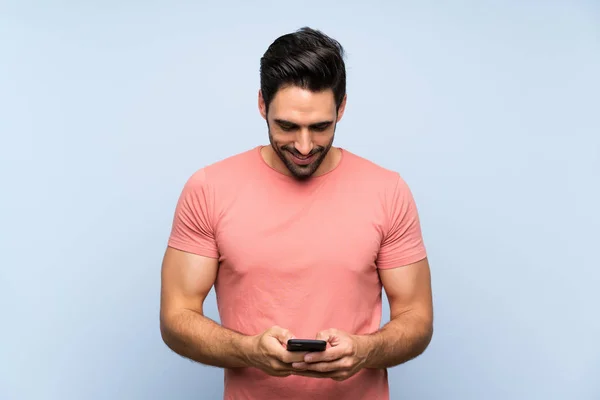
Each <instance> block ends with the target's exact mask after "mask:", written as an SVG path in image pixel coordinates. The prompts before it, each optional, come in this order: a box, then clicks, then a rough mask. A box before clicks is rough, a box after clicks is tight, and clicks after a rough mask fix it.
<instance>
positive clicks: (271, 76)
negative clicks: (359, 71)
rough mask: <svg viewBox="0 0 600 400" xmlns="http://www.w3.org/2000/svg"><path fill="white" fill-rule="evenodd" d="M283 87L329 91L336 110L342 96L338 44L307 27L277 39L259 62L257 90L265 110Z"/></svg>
mask: <svg viewBox="0 0 600 400" xmlns="http://www.w3.org/2000/svg"><path fill="white" fill-rule="evenodd" d="M287 85H294V86H298V87H301V88H304V89H308V90H311V91H313V92H318V91H321V90H326V89H332V90H333V94H334V98H335V102H336V107H337V109H339V107H340V105H341V103H342V100H343V99H344V96H345V95H346V66H345V64H344V49H343V47H342V45H341V44H340V43H339V42H337V41H336V40H334V39H332V38H330V37H329V36H327V35H325V34H323V33H322V32H320V31H318V30H315V29H311V28H308V27H304V28H301V29H299V30H297V31H296V32H294V33H288V34H286V35H283V36H281V37H279V38H277V39H276V40H275V41H274V42H273V43H272V44H271V45H270V46H269V48H268V49H267V51H266V52H265V54H264V55H263V57H262V58H261V60H260V88H261V91H262V95H263V99H264V101H265V104H266V108H267V110H268V109H269V104H271V101H272V100H273V98H274V97H275V94H276V93H277V90H279V89H280V88H281V87H284V86H287Z"/></svg>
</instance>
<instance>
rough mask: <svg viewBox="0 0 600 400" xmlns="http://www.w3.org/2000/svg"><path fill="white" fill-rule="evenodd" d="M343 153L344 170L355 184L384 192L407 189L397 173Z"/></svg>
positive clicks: (350, 153)
mask: <svg viewBox="0 0 600 400" xmlns="http://www.w3.org/2000/svg"><path fill="white" fill-rule="evenodd" d="M343 151H344V155H343V157H344V162H345V163H346V167H347V168H346V169H347V171H348V173H349V175H351V176H352V177H353V179H355V180H356V182H357V183H359V184H361V185H368V186H369V187H371V188H372V189H378V190H377V191H384V192H394V191H396V190H398V189H399V188H400V189H403V188H405V187H406V188H407V185H406V182H405V181H404V179H403V178H402V176H401V174H400V173H399V172H398V171H395V170H392V169H389V168H387V167H384V166H382V165H381V164H378V163H376V162H374V161H372V160H369V159H367V158H365V157H363V156H360V155H358V154H356V153H354V152H351V151H348V150H346V149H344V150H343Z"/></svg>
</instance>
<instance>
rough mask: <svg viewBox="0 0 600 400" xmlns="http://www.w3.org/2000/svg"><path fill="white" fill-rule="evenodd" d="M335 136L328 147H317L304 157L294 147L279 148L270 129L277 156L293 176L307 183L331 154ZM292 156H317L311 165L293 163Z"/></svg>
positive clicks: (272, 145) (270, 136)
mask: <svg viewBox="0 0 600 400" xmlns="http://www.w3.org/2000/svg"><path fill="white" fill-rule="evenodd" d="M334 136H335V134H334V135H333V136H332V137H331V140H330V141H329V143H328V144H327V145H326V146H317V147H315V148H314V149H313V150H312V151H311V152H310V154H308V156H303V155H302V154H300V152H298V151H297V150H296V149H295V148H294V145H290V144H286V145H285V146H281V147H280V146H278V145H277V144H276V143H275V142H274V141H273V136H272V135H271V130H270V129H269V142H270V143H271V147H272V148H273V151H275V154H277V156H278V157H279V159H280V160H281V161H282V162H283V164H284V165H285V166H286V168H287V169H288V171H290V173H291V174H292V176H293V177H294V178H296V179H297V180H300V181H305V180H307V179H308V178H310V177H311V176H312V175H313V174H314V173H315V172H316V171H317V169H318V168H319V167H320V166H321V164H322V163H323V160H325V157H327V153H329V150H330V149H331V146H332V145H333V139H334ZM292 154H294V155H296V156H299V157H302V158H306V157H312V156H315V159H314V160H313V161H312V162H311V163H310V164H307V165H298V164H296V163H295V162H294V161H292V159H291V157H292Z"/></svg>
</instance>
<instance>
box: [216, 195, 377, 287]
mask: <svg viewBox="0 0 600 400" xmlns="http://www.w3.org/2000/svg"><path fill="white" fill-rule="evenodd" d="M348 194H349V193H347V191H346V192H344V191H336V192H335V193H328V194H324V193H314V194H313V195H310V196H298V197H294V196H291V197H290V196H281V197H278V196H277V195H273V193H269V192H264V193H258V194H253V195H252V196H240V198H237V199H235V201H232V202H231V203H230V204H228V205H227V208H226V209H225V210H223V212H222V214H221V219H220V220H219V224H218V229H217V232H216V233H217V234H216V237H217V245H218V247H219V252H220V254H221V265H222V267H223V268H225V269H227V272H229V273H231V274H234V275H237V276H240V277H242V276H246V275H248V274H253V275H255V274H263V275H268V276H271V277H273V276H277V277H280V278H282V279H285V278H286V277H294V278H295V279H297V278H298V276H304V277H307V278H308V279H312V280H314V279H319V278H320V277H325V276H327V277H329V278H331V277H335V276H342V275H344V276H345V275H348V274H350V275H354V276H356V277H360V276H371V275H372V274H376V266H375V261H376V258H377V254H378V251H379V247H380V244H381V239H382V225H383V216H382V212H381V210H380V209H379V208H378V206H377V203H376V202H373V201H371V199H369V198H368V195H365V194H360V193H358V194H356V193H355V194H354V195H353V196H348Z"/></svg>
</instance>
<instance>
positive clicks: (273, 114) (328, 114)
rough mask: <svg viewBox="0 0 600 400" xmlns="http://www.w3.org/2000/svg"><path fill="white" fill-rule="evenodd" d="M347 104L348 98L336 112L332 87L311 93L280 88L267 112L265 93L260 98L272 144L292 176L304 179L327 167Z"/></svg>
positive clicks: (295, 88) (296, 89) (262, 112)
mask: <svg viewBox="0 0 600 400" xmlns="http://www.w3.org/2000/svg"><path fill="white" fill-rule="evenodd" d="M344 106H345V101H344V102H343V103H342V106H341V107H340V109H339V111H338V112H336V105H335V99H334V95H333V91H332V90H326V91H322V92H311V91H310V90H307V89H302V88H299V87H297V86H288V87H284V88H281V89H279V90H278V91H277V94H276V95H275V97H274V98H273V101H272V102H271V104H270V105H269V110H268V113H267V111H266V108H265V104H264V101H263V99H262V95H261V96H260V97H259V108H260V111H261V114H262V115H263V117H264V118H265V119H266V120H267V125H268V127H269V141H270V143H271V147H272V148H273V151H274V152H275V154H277V156H278V158H279V160H280V161H281V163H282V164H283V166H284V167H285V168H287V170H288V171H289V172H290V174H291V175H292V176H294V177H295V178H297V179H300V180H304V179H307V178H309V177H311V176H312V175H313V174H314V173H315V172H316V171H317V170H318V169H319V167H321V166H322V167H323V168H326V167H327V160H328V157H327V155H328V154H329V150H330V149H331V146H332V144H333V138H334V133H335V127H336V123H337V122H338V121H339V120H340V119H341V117H342V115H343V112H344Z"/></svg>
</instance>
